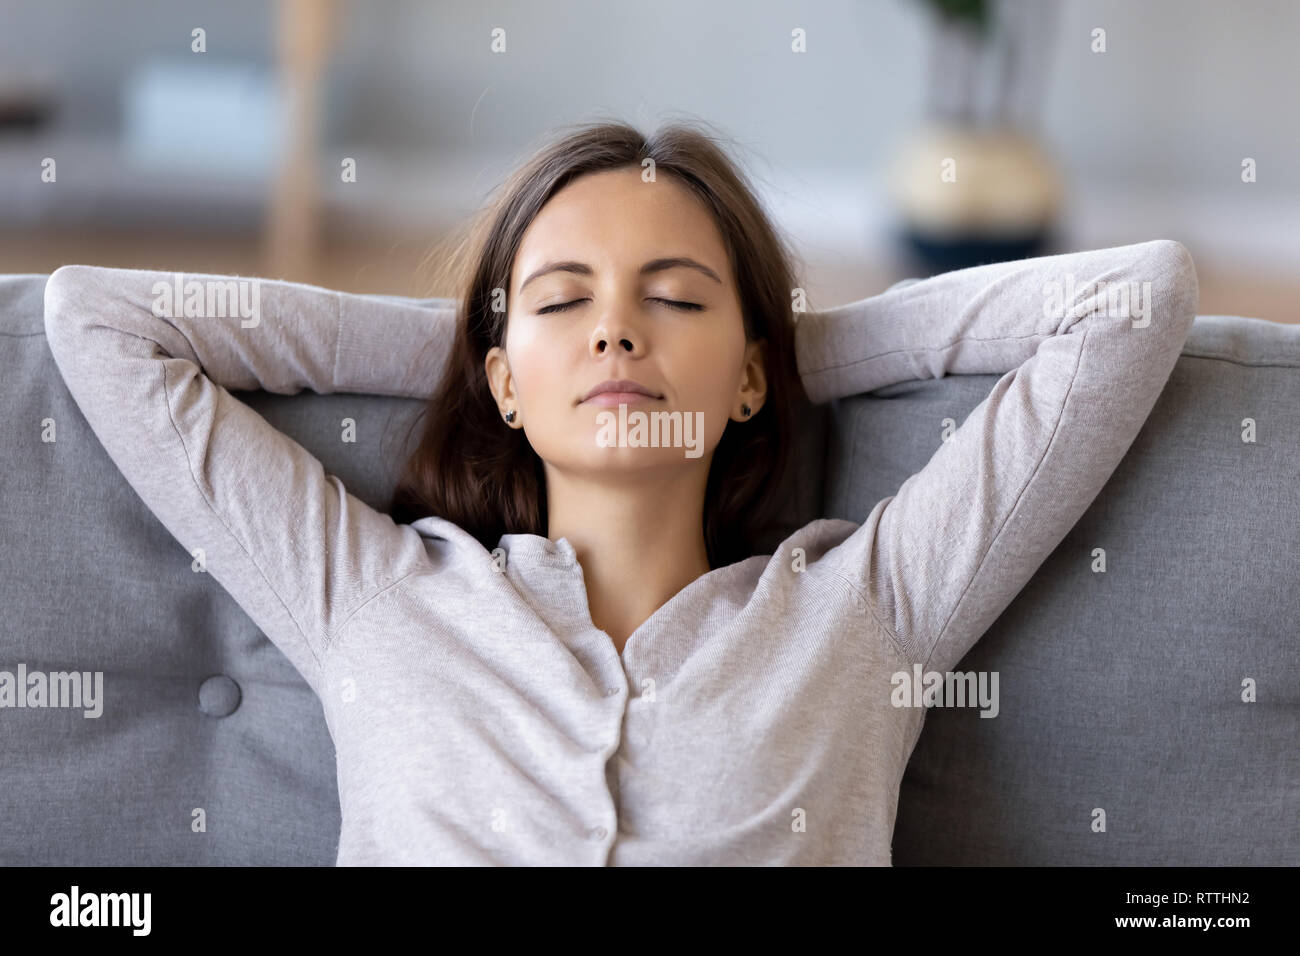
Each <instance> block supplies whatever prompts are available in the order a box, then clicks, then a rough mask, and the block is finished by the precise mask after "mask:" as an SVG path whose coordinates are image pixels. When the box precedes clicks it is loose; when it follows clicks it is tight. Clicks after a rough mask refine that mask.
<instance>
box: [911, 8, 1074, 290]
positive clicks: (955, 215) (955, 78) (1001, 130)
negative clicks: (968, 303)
mask: <svg viewBox="0 0 1300 956" xmlns="http://www.w3.org/2000/svg"><path fill="white" fill-rule="evenodd" d="M916 2H918V3H920V4H921V5H923V6H924V7H925V8H926V10H925V12H926V14H927V15H928V16H929V17H930V19H931V21H932V23H931V26H932V32H931V50H930V62H929V70H928V75H927V81H926V82H927V89H926V112H927V117H926V121H925V122H924V123H923V124H922V125H921V126H920V127H919V128H918V129H917V130H916V131H915V132H913V133H912V134H911V135H909V136H908V137H907V138H906V139H905V140H904V141H903V142H902V143H900V144H899V146H898V147H897V149H896V150H895V152H894V156H893V161H892V163H891V164H890V170H889V187H888V188H889V193H890V197H891V200H892V202H893V203H894V206H895V208H896V210H897V212H898V214H899V215H900V217H901V222H900V224H899V238H900V239H901V241H902V243H903V245H904V246H905V248H906V251H907V253H908V254H909V255H910V256H911V257H912V258H913V259H914V260H916V263H915V264H916V266H917V267H919V268H921V269H924V270H926V271H928V272H929V273H931V274H933V273H937V272H943V271H947V270H950V269H960V268H965V267H966V266H972V265H979V264H980V263H984V262H1004V261H1008V260H1012V259H1021V258H1025V257H1028V256H1034V255H1043V254H1045V253H1046V251H1047V248H1048V246H1049V244H1050V242H1051V234H1052V229H1053V226H1054V224H1055V221H1056V218H1057V215H1058V213H1059V209H1060V199H1061V182H1060V175H1059V174H1058V172H1057V168H1056V165H1055V163H1054V162H1053V161H1052V160H1051V158H1050V157H1049V156H1048V155H1047V154H1046V152H1045V151H1044V150H1043V149H1042V147H1041V146H1040V145H1039V143H1038V140H1037V137H1036V136H1035V135H1034V133H1033V132H1032V127H1033V126H1034V125H1035V115H1034V114H1035V113H1036V112H1037V107H1038V97H1039V96H1040V95H1041V92H1042V89H1043V88H1044V86H1045V76H1043V75H1042V74H1043V73H1044V71H1045V66H1046V64H1047V63H1048V62H1050V58H1049V57H1048V56H1047V49H1048V46H1049V45H1050V39H1051V32H1052V31H1051V28H1052V25H1053V19H1052V18H1053V16H1054V13H1053V7H1054V5H1053V4H1052V3H1048V2H1042V0H1028V2H1025V0H916ZM984 80H991V81H992V83H991V84H988V83H984V82H983V81H984ZM990 85H991V95H990V96H987V97H986V99H987V101H988V107H987V108H985V109H983V110H982V109H981V107H980V104H979V102H978V100H979V95H980V92H981V89H982V87H985V86H990Z"/></svg>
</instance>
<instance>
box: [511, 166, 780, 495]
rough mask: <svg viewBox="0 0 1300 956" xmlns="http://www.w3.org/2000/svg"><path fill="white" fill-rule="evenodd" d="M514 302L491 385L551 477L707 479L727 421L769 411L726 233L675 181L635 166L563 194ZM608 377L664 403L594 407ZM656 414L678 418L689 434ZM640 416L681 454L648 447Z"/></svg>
mask: <svg viewBox="0 0 1300 956" xmlns="http://www.w3.org/2000/svg"><path fill="white" fill-rule="evenodd" d="M670 259H671V260H690V261H691V262H693V263H696V264H698V265H690V264H685V263H682V262H680V261H679V262H677V263H667V264H665V263H664V260H670ZM656 264H657V266H658V267H656ZM647 266H649V267H650V268H649V269H648V270H647V269H646V267H647ZM665 266H666V267H665ZM506 302H507V313H506V315H507V326H506V339H505V349H504V352H503V351H502V349H500V348H493V349H492V350H491V351H490V352H489V354H488V356H487V359H486V362H485V367H486V370H487V374H488V380H489V382H490V383H491V387H492V391H493V394H494V395H495V396H496V399H497V404H498V406H499V407H500V408H501V409H502V411H503V412H505V411H507V410H509V409H514V410H515V411H516V413H517V414H516V418H515V421H514V423H513V424H514V427H522V428H523V429H524V431H525V433H526V435H527V436H528V441H529V443H530V444H531V445H532V447H533V450H534V451H536V452H537V454H538V456H540V457H541V459H542V460H543V461H544V462H545V463H546V464H547V465H548V466H549V467H551V468H558V469H560V470H562V471H566V472H570V473H573V474H580V473H596V472H607V471H608V470H609V469H611V468H616V469H620V470H624V471H627V470H638V469H663V468H671V467H682V466H683V465H685V466H687V467H699V468H703V469H704V471H705V473H707V469H708V462H709V461H710V459H711V457H712V452H713V449H714V448H715V447H716V445H717V443H718V441H719V440H720V439H721V437H722V433H723V430H724V428H725V427H726V424H727V421H728V420H729V419H735V420H736V421H738V422H744V421H746V417H745V416H744V415H743V414H742V412H741V405H742V403H743V404H747V405H748V406H749V408H750V412H751V414H750V415H749V416H748V418H751V419H752V418H753V416H754V415H755V414H757V413H758V410H759V408H760V407H761V406H762V402H763V393H764V390H765V380H764V375H763V367H762V352H761V347H760V346H759V345H758V344H755V343H747V342H746V341H745V332H744V324H743V321H742V317H741V308H740V298H739V295H738V294H737V290H736V287H735V281H734V278H733V276H732V274H731V269H730V265H729V262H728V258H727V254H726V249H725V248H724V246H723V243H722V236H721V235H720V233H719V232H718V229H717V226H716V225H715V224H714V222H713V220H712V218H711V217H710V216H709V214H708V213H707V212H706V211H705V209H704V208H703V207H702V206H701V205H700V204H699V202H698V200H696V199H695V198H694V197H693V196H692V195H691V194H690V193H689V192H688V191H687V190H686V188H685V187H683V186H681V185H680V184H679V183H678V182H677V181H676V180H675V179H673V178H672V177H671V176H665V175H661V176H659V177H658V180H657V181H656V182H643V181H642V179H641V171H640V169H639V168H626V169H619V170H607V171H602V172H599V173H591V174H587V175H584V176H582V177H580V178H578V179H576V180H574V181H573V182H571V183H569V184H568V185H567V186H565V187H564V189H562V190H561V191H560V192H558V193H556V194H555V195H554V196H553V197H551V199H550V201H549V202H548V203H547V204H546V205H545V206H544V207H543V208H542V210H541V212H539V213H538V215H537V216H536V218H535V219H534V220H533V222H532V223H531V224H530V225H529V227H528V229H527V231H526V232H525V233H524V236H523V241H522V243H521V245H520V247H519V251H518V254H517V255H516V257H515V261H514V265H513V267H512V269H511V273H510V288H509V289H508V290H507V300H506ZM570 303H571V304H570ZM673 303H690V304H691V305H692V306H698V308H693V307H686V306H677V305H674V304H673ZM556 306H566V308H563V309H557V308H554V307H556ZM610 379H630V380H632V381H635V382H637V383H639V384H640V385H642V386H644V387H645V388H646V389H648V390H649V391H650V392H652V393H653V395H652V396H628V395H621V396H620V395H614V396H610V395H606V396H605V397H604V398H603V399H590V400H584V399H586V396H587V394H588V393H589V392H590V391H591V390H592V389H593V388H595V387H596V386H597V385H599V384H600V383H602V382H605V381H607V380H610ZM620 401H621V402H625V403H626V416H627V417H626V419H625V424H624V426H623V427H622V428H620V426H619V421H618V419H619V417H620V409H619V407H618V404H619V402H620ZM655 412H667V413H672V412H676V413H679V414H678V415H677V416H676V418H677V419H678V421H679V424H678V425H676V426H674V425H672V424H668V425H667V426H666V427H665V425H664V423H665V422H668V421H669V419H668V417H667V416H662V417H659V418H656V416H654V415H653V413H655ZM638 419H640V420H641V422H642V424H644V426H645V429H644V433H643V436H642V438H643V440H644V442H645V443H649V442H651V441H653V440H654V439H653V438H651V437H650V436H652V435H657V437H658V438H659V440H660V441H661V443H664V444H667V443H670V442H675V445H669V446H668V447H662V446H661V447H637V446H636V443H637V442H638V435H637V432H636V430H635V425H636V424H637V421H638ZM502 427H509V426H507V425H506V424H505V423H504V422H503V423H502ZM738 427H743V425H742V426H738ZM661 428H662V429H663V430H662V431H661ZM611 442H612V444H610V443H611Z"/></svg>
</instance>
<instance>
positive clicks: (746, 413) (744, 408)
mask: <svg viewBox="0 0 1300 956" xmlns="http://www.w3.org/2000/svg"><path fill="white" fill-rule="evenodd" d="M740 414H742V415H744V416H745V417H746V418H748V417H749V406H748V405H741V406H740Z"/></svg>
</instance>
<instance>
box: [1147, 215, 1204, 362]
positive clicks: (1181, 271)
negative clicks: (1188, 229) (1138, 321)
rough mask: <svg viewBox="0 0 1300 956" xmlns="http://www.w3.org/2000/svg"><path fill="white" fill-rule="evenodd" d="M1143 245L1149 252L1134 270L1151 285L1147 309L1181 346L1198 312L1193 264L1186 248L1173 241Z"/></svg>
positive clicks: (1198, 303)
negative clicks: (1176, 338) (1139, 272)
mask: <svg viewBox="0 0 1300 956" xmlns="http://www.w3.org/2000/svg"><path fill="white" fill-rule="evenodd" d="M1144 245H1145V246H1147V247H1148V249H1149V252H1148V253H1147V255H1145V256H1143V258H1142V260H1141V261H1140V263H1139V264H1138V266H1137V268H1138V269H1139V270H1140V271H1141V272H1142V275H1141V276H1140V277H1139V278H1140V279H1141V280H1142V281H1143V282H1150V283H1151V286H1150V289H1151V295H1150V298H1149V299H1148V307H1149V308H1150V309H1151V312H1152V317H1153V318H1154V319H1156V320H1158V321H1159V323H1160V325H1161V327H1162V331H1165V332H1168V333H1169V334H1170V335H1174V336H1176V337H1178V340H1179V342H1180V343H1181V342H1182V340H1183V339H1185V338H1186V337H1187V333H1188V332H1189V331H1190V330H1191V327H1192V323H1193V321H1195V319H1196V313H1197V311H1198V310H1199V309H1200V283H1199V280H1198V279H1197V276H1196V263H1195V262H1194V261H1193V260H1192V254H1191V252H1189V251H1188V249H1187V247H1186V246H1184V245H1183V244H1182V243H1181V242H1178V241H1177V240H1175V239H1155V240H1152V241H1151V242H1148V243H1145V244H1144Z"/></svg>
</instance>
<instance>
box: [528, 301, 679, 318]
mask: <svg viewBox="0 0 1300 956" xmlns="http://www.w3.org/2000/svg"><path fill="white" fill-rule="evenodd" d="M585 301H586V300H585V299H574V300H573V301H572V302H563V303H560V304H559V305H548V306H546V307H545V308H541V309H538V310H537V314H538V315H547V314H549V313H552V312H566V311H568V310H569V309H572V308H573V307H574V306H575V305H578V304H579V303H580V302H585ZM650 301H651V302H662V303H664V305H667V306H668V307H669V308H673V309H678V310H680V311H682V312H699V311H702V310H703V309H704V306H702V305H700V304H699V303H698V302H679V301H678V300H676V299H657V298H656V299H651V300H650Z"/></svg>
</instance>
